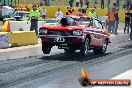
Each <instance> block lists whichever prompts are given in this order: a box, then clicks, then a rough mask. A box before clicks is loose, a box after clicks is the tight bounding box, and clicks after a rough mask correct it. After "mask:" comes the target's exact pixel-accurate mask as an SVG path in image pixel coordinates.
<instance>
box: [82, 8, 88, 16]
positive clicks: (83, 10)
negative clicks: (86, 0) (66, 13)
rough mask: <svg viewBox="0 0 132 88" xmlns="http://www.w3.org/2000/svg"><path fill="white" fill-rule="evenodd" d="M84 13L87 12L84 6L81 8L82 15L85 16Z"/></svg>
mask: <svg viewBox="0 0 132 88" xmlns="http://www.w3.org/2000/svg"><path fill="white" fill-rule="evenodd" d="M86 12H87V6H84V7H83V8H82V14H83V15H86Z"/></svg>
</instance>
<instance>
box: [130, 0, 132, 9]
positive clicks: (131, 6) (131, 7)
mask: <svg viewBox="0 0 132 88" xmlns="http://www.w3.org/2000/svg"><path fill="white" fill-rule="evenodd" d="M130 10H132V0H131V1H130Z"/></svg>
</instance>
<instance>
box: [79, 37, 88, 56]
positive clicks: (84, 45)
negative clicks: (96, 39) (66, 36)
mask: <svg viewBox="0 0 132 88" xmlns="http://www.w3.org/2000/svg"><path fill="white" fill-rule="evenodd" d="M80 53H81V55H82V56H86V55H88V53H89V39H88V38H86V39H85V42H83V43H82V44H81V46H80Z"/></svg>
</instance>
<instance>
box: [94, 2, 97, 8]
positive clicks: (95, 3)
mask: <svg viewBox="0 0 132 88" xmlns="http://www.w3.org/2000/svg"><path fill="white" fill-rule="evenodd" d="M96 5H97V0H94V8H96Z"/></svg>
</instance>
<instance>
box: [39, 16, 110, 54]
mask: <svg viewBox="0 0 132 88" xmlns="http://www.w3.org/2000/svg"><path fill="white" fill-rule="evenodd" d="M39 37H40V38H41V40H42V51H43V53H44V54H49V53H50V51H51V48H52V47H53V46H58V48H59V49H64V51H65V52H66V53H74V52H75V51H76V50H80V53H81V55H82V56H86V55H88V52H89V50H91V49H93V52H94V53H95V54H104V53H105V51H106V49H107V45H108V43H110V39H109V34H108V33H107V31H106V30H105V28H104V27H103V25H102V23H101V21H99V20H98V19H94V18H89V17H78V16H66V17H64V18H62V19H61V20H60V22H59V23H58V24H57V25H50V26H43V27H41V28H40V29H39Z"/></svg>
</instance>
